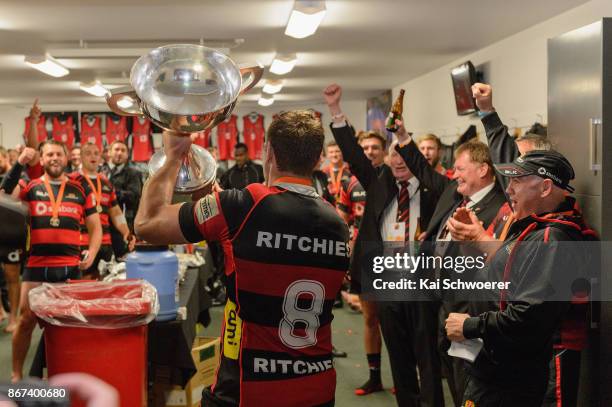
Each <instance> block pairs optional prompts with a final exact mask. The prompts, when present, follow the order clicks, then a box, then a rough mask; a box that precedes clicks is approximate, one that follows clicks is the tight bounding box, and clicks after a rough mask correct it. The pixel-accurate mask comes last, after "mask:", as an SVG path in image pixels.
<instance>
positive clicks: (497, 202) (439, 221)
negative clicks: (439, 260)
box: [398, 141, 505, 242]
mask: <svg viewBox="0 0 612 407" xmlns="http://www.w3.org/2000/svg"><path fill="white" fill-rule="evenodd" d="M402 150H404V151H405V152H406V154H405V155H402V157H404V161H405V162H406V166H408V168H409V169H410V171H411V172H412V173H413V174H414V176H415V177H417V178H418V180H419V182H420V183H421V187H422V188H423V187H425V188H428V189H429V190H431V191H432V193H433V194H434V195H435V196H439V197H440V199H439V200H438V201H437V205H436V207H435V211H434V213H433V215H432V217H431V221H430V222H429V226H428V228H427V229H426V231H427V237H426V240H427V241H429V242H435V240H436V236H437V235H438V231H439V230H440V227H442V226H444V225H443V223H444V222H445V221H446V219H447V218H448V216H449V215H450V214H451V213H452V211H454V210H455V209H456V208H457V206H458V205H459V204H460V203H461V201H462V200H463V196H462V195H461V194H460V193H458V192H457V182H456V181H454V180H453V181H451V180H449V179H448V178H447V177H446V176H444V175H442V174H440V173H439V172H437V171H436V170H435V169H433V168H432V167H431V165H429V162H427V159H426V158H425V157H424V156H423V155H422V154H421V153H420V152H419V149H418V147H417V145H416V143H415V142H414V141H411V142H410V143H408V144H407V145H406V146H404V147H403V149H402ZM398 151H399V150H398ZM504 202H505V196H504V193H503V191H502V190H501V188H500V187H499V184H498V183H496V184H495V187H494V188H493V189H492V190H491V192H489V193H488V194H487V195H485V196H484V198H482V199H481V200H480V201H479V202H477V203H476V204H475V205H474V206H473V207H472V208H471V209H472V210H473V211H474V213H475V214H476V215H477V216H478V219H480V221H482V222H483V223H484V227H485V228H487V227H488V225H489V223H491V221H493V219H495V216H497V212H498V211H499V208H500V207H501V206H502V205H503V203H504Z"/></svg>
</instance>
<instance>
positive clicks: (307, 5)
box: [285, 0, 326, 38]
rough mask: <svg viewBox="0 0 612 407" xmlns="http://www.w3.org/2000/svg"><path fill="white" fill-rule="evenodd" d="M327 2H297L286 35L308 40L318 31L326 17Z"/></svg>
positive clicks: (301, 0) (307, 0)
mask: <svg viewBox="0 0 612 407" xmlns="http://www.w3.org/2000/svg"><path fill="white" fill-rule="evenodd" d="M325 11H326V9H325V1H311V0H295V4H294V5H293V10H291V15H290V16H289V22H288V23H287V29H286V30H285V35H288V36H290V37H293V38H306V37H308V36H310V35H312V34H314V33H315V31H317V28H318V27H319V24H321V21H323V17H325Z"/></svg>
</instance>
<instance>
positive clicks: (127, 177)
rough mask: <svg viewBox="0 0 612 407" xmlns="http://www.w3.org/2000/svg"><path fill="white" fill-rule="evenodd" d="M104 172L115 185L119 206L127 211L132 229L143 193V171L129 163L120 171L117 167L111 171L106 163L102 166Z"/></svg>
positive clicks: (127, 217) (126, 216) (126, 215)
mask: <svg viewBox="0 0 612 407" xmlns="http://www.w3.org/2000/svg"><path fill="white" fill-rule="evenodd" d="M102 172H103V173H104V174H105V175H106V176H107V177H108V179H109V180H110V182H111V184H113V187H115V193H116V194H117V201H118V202H119V207H121V209H122V210H124V211H125V212H124V214H125V218H126V219H127V222H128V225H129V226H130V229H131V228H132V227H133V224H134V218H135V217H136V212H138V204H139V202H140V196H141V194H142V173H141V172H140V171H139V170H137V169H136V168H134V167H132V166H130V165H129V164H125V165H124V166H123V168H122V169H121V171H119V172H117V167H115V170H114V171H111V169H110V167H109V166H108V164H105V165H104V166H103V167H102Z"/></svg>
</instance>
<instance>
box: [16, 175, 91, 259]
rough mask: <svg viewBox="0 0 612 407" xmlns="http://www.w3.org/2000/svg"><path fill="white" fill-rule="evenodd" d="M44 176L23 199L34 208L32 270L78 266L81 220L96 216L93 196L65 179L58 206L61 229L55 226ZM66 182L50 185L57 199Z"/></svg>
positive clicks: (25, 193)
mask: <svg viewBox="0 0 612 407" xmlns="http://www.w3.org/2000/svg"><path fill="white" fill-rule="evenodd" d="M44 177H46V175H44V176H43V177H41V178H37V179H35V180H33V181H30V183H29V184H28V185H27V186H26V187H25V188H24V189H23V190H22V191H21V193H20V198H21V200H22V201H24V202H25V203H26V204H27V205H28V206H29V208H30V255H29V257H28V263H27V266H28V267H63V266H76V265H78V264H79V260H80V241H81V228H80V224H81V218H84V217H86V216H89V215H92V214H94V213H96V204H95V202H94V197H93V195H91V194H89V195H87V194H86V193H85V191H84V190H83V187H81V185H79V183H78V182H76V181H74V180H71V179H69V178H66V179H65V186H64V191H63V192H64V193H63V197H62V200H61V203H60V204H59V206H58V220H59V224H58V226H53V225H52V223H54V222H53V209H52V204H51V199H50V198H49V193H48V192H47V188H46V186H45V181H44ZM61 184H62V182H60V181H50V182H49V186H50V188H51V190H52V191H53V195H54V197H55V198H57V197H58V195H59V192H60V188H61Z"/></svg>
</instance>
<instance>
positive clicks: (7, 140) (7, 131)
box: [0, 100, 366, 148]
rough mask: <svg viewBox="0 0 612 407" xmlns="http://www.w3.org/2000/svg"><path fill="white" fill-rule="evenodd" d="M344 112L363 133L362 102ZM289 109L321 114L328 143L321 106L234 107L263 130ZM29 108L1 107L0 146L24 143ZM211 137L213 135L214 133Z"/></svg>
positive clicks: (345, 105) (61, 108)
mask: <svg viewBox="0 0 612 407" xmlns="http://www.w3.org/2000/svg"><path fill="white" fill-rule="evenodd" d="M342 105H343V109H344V112H345V114H346V115H347V117H349V118H350V120H351V122H352V123H353V125H354V126H355V127H356V128H357V129H365V125H366V101H365V100H347V101H344V102H343V103H342ZM40 107H41V109H42V110H43V113H44V111H55V112H57V111H78V110H80V111H105V110H108V108H107V107H106V105H103V104H99V105H85V106H82V105H44V104H42V105H40ZM292 109H315V110H318V111H319V112H321V113H323V127H324V128H325V136H326V139H331V137H332V135H331V131H330V130H329V126H328V125H329V122H330V121H331V117H330V115H329V112H328V111H327V106H326V105H324V104H323V103H321V104H302V105H300V104H291V105H280V104H276V103H275V104H273V105H272V106H269V107H261V106H256V107H254V106H249V105H244V106H243V105H240V104H238V105H237V106H236V109H235V110H234V114H236V115H238V116H239V118H242V116H243V115H245V114H248V113H250V112H252V111H256V112H258V113H260V114H263V115H264V124H265V126H266V128H267V127H268V125H269V124H270V123H271V122H272V116H273V115H274V114H275V113H278V112H280V111H286V110H292ZM29 111H30V106H0V126H1V127H0V129H1V130H0V131H1V133H0V136H1V137H0V146H4V147H7V148H10V147H14V146H15V145H17V144H19V143H23V139H22V135H23V132H24V118H25V117H26V116H27V115H28V114H29ZM238 129H239V130H240V132H241V133H242V120H241V119H239V120H238ZM213 134H214V131H213ZM160 143H161V140H160V138H159V137H157V136H156V137H155V144H156V146H158V145H160Z"/></svg>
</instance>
